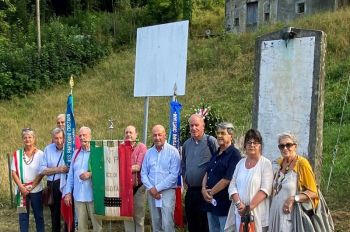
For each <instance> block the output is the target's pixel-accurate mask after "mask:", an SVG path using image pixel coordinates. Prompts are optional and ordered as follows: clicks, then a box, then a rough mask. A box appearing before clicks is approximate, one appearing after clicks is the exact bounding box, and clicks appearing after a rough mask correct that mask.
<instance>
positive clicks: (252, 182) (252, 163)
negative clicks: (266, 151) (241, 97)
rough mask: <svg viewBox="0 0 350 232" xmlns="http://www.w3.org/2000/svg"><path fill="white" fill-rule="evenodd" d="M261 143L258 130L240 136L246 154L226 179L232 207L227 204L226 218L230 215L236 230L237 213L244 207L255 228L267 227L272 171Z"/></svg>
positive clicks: (265, 228)
mask: <svg viewBox="0 0 350 232" xmlns="http://www.w3.org/2000/svg"><path fill="white" fill-rule="evenodd" d="M262 142H263V141H262V137H261V135H260V132H259V131H258V130H255V129H250V130H248V131H247V133H246V134H245V138H244V149H245V152H246V155H247V157H246V158H244V159H241V160H240V161H239V163H238V164H237V167H236V169H235V172H234V174H233V177H232V180H231V182H230V186H229V189H228V193H229V197H230V199H231V200H232V201H233V202H232V205H233V206H234V207H231V209H232V210H230V214H231V217H230V216H229V217H230V218H232V220H231V222H230V223H231V228H232V227H233V224H235V225H236V226H235V227H236V231H239V226H240V223H241V216H242V215H243V213H244V210H245V209H246V207H247V206H249V208H250V210H251V212H252V215H253V216H254V220H255V227H256V228H255V231H257V232H265V231H267V230H268V224H269V218H268V216H269V199H268V196H269V195H270V194H271V190H272V181H273V170H272V165H271V162H270V160H268V159H267V158H265V157H263V156H262V154H261V150H262ZM232 214H233V215H232ZM228 226H229V225H228V224H227V225H226V227H228ZM226 227H225V228H226Z"/></svg>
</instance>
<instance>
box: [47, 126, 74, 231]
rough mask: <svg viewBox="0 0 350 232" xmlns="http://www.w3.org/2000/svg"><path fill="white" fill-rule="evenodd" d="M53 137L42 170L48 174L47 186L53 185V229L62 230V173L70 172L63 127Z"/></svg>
mask: <svg viewBox="0 0 350 232" xmlns="http://www.w3.org/2000/svg"><path fill="white" fill-rule="evenodd" d="M51 137H52V141H53V143H51V144H49V145H47V146H46V147H45V150H44V157H43V160H42V162H41V165H40V172H41V174H43V175H46V176H47V186H50V187H51V191H52V193H53V205H50V211H51V223H52V231H53V232H60V231H61V198H62V193H61V191H60V178H61V175H60V174H61V173H67V172H68V167H67V166H66V165H65V164H64V160H63V147H64V131H63V130H62V129H61V128H55V129H53V130H52V131H51ZM66 229H67V228H66Z"/></svg>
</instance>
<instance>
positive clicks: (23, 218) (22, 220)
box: [18, 191, 45, 232]
mask: <svg viewBox="0 0 350 232" xmlns="http://www.w3.org/2000/svg"><path fill="white" fill-rule="evenodd" d="M41 193H42V191H40V192H37V193H29V194H28V195H27V197H26V204H27V213H20V214H19V215H18V218H19V229H20V231H21V232H28V230H29V212H30V206H32V209H33V213H34V218H35V225H36V231H37V232H44V231H45V227H44V216H43V204H42V202H41Z"/></svg>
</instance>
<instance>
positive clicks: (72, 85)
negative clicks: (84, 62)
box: [69, 75, 74, 94]
mask: <svg viewBox="0 0 350 232" xmlns="http://www.w3.org/2000/svg"><path fill="white" fill-rule="evenodd" d="M69 86H70V93H71V94H72V92H73V87H74V77H73V75H71V76H70V80H69Z"/></svg>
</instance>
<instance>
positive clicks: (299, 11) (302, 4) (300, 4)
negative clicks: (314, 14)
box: [295, 2, 305, 14]
mask: <svg viewBox="0 0 350 232" xmlns="http://www.w3.org/2000/svg"><path fill="white" fill-rule="evenodd" d="M295 8H296V13H297V14H303V13H304V12H305V2H297V3H296V6H295Z"/></svg>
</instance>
